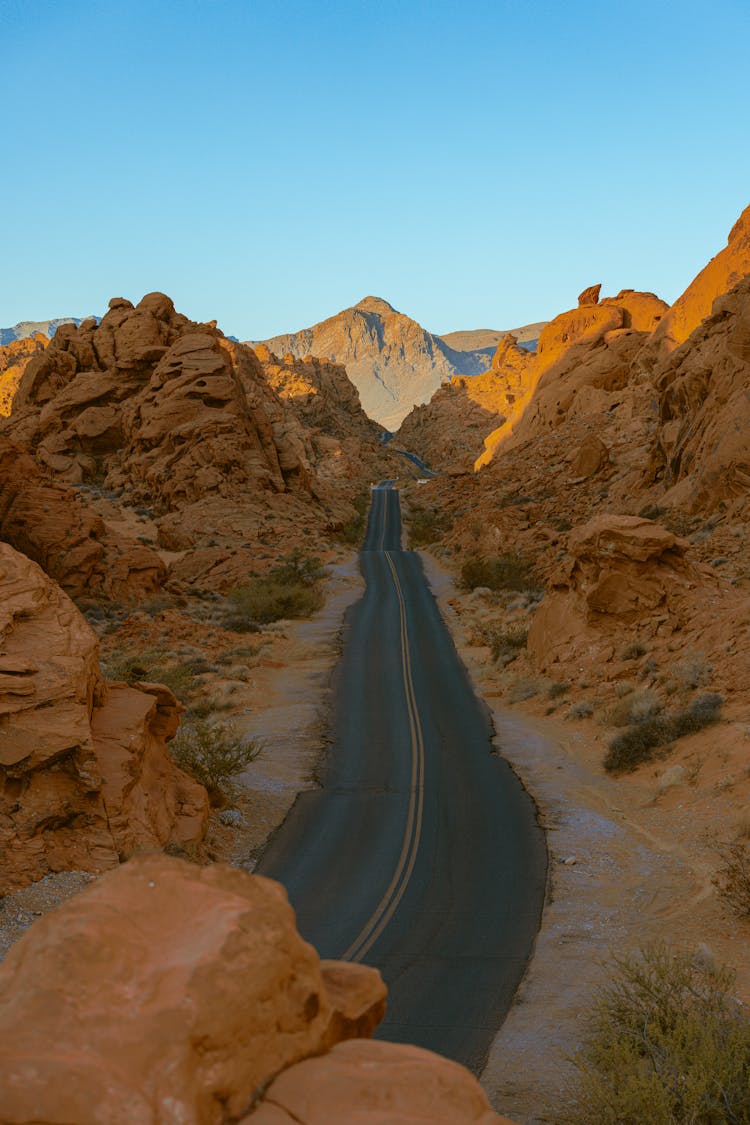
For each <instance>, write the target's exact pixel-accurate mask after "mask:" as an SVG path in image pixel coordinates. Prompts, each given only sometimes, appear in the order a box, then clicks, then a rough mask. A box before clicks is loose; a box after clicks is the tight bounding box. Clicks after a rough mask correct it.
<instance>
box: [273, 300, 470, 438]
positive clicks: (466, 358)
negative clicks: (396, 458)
mask: <svg viewBox="0 0 750 1125" xmlns="http://www.w3.org/2000/svg"><path fill="white" fill-rule="evenodd" d="M263 343H264V344H266V345H267V346H268V348H269V350H270V351H271V352H273V353H274V354H275V355H286V354H287V353H289V354H291V355H292V356H295V357H297V358H303V357H305V356H307V355H315V356H319V357H321V358H326V359H330V360H332V361H333V362H335V363H338V364H342V365H344V366H345V367H346V372H347V375H348V376H349V378H350V379H351V381H352V383H354V385H355V387H356V388H357V390H358V392H359V397H360V400H361V402H362V408H363V410H364V411H365V413H366V414H367V415H368V416H369V417H370V418H373V419H375V421H376V422H379V423H380V424H381V425H382V426H385V427H386V429H388V430H392V431H393V430H397V429H398V427H399V425H400V424H401V422H402V421H403V419H404V418H405V417H406V415H407V414H408V413H409V411H410V410H411V409H412V407H413V406H415V405H417V404H420V403H425V402H429V400H430V399H431V398H432V396H433V394H434V393H435V391H436V390H437V389H438V387H439V386H440V385H441V384H442V383H444V382H446V381H447V380H448V379H450V378H451V377H452V376H453V375H476V374H479V373H480V372H481V371H483V370H486V368H487V357H486V356H485V355H483V354H481V352H463V351H454V350H453V349H452V348H450V347H449V346H448V345H447V344H446V343H445V342H444V341H443V340H442V339H441V338H440V337H439V336H434V335H433V334H432V333H431V332H428V331H426V329H424V328H422V326H421V325H419V324H417V322H416V321H415V320H411V319H410V318H409V317H408V316H404V315H403V313H400V312H397V311H396V309H394V308H393V307H392V306H391V305H389V304H388V302H387V301H383V300H382V299H381V298H379V297H365V299H364V300H362V301H360V302H359V304H357V305H354V307H353V308H350V309H344V310H343V312H340V313H338V314H337V315H336V316H332V317H329V318H328V319H327V320H324V321H321V322H320V323H319V324H315V325H313V326H312V328H306V329H303V330H302V331H300V332H293V333H290V334H289V335H285V336H275V337H273V339H270V340H264V341H263Z"/></svg>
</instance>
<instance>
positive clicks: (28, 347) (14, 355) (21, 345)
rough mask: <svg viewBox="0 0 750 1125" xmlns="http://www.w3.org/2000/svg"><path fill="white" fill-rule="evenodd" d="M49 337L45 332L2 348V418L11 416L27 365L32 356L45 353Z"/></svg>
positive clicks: (0, 385) (0, 365)
mask: <svg viewBox="0 0 750 1125" xmlns="http://www.w3.org/2000/svg"><path fill="white" fill-rule="evenodd" d="M48 343H49V337H48V336H45V335H44V333H43V332H35V333H34V335H33V336H24V337H22V339H20V340H11V342H10V343H9V344H5V345H4V346H3V347H0V416H2V415H7V414H10V411H11V405H12V403H13V398H14V396H15V393H16V391H17V389H18V384H19V383H20V382H21V378H22V376H23V373H24V371H25V370H26V365H27V364H28V362H29V360H30V359H31V358H32V356H35V355H37V354H38V353H39V352H43V351H44V349H45V348H46V347H47V344H48Z"/></svg>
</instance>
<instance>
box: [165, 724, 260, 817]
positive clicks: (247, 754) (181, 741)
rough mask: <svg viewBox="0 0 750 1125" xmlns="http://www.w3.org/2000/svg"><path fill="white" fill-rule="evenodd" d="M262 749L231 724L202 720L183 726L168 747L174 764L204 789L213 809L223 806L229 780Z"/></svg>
mask: <svg viewBox="0 0 750 1125" xmlns="http://www.w3.org/2000/svg"><path fill="white" fill-rule="evenodd" d="M262 749H263V746H262V743H261V742H260V741H259V740H258V739H255V738H248V737H246V736H245V735H241V734H239V733H238V731H237V729H236V727H235V726H234V725H233V724H232V723H230V722H216V721H214V722H210V721H209V720H207V719H205V718H196V719H193V720H192V721H189V722H187V723H183V725H182V726H181V727H180V729H179V730H178V731H177V734H176V735H175V736H174V738H173V739H172V741H171V743H170V744H169V750H170V753H171V755H172V757H173V759H174V761H175V762H176V763H177V765H178V766H179V767H180V769H183V770H184V771H185V773H188V774H190V776H191V777H194V778H195V780H196V781H199V782H200V783H201V785H204V786H205V787H206V790H207V791H208V795H209V798H210V800H211V804H212V805H222V804H224V802H225V801H226V799H227V796H228V793H229V789H230V787H231V783H232V780H233V779H234V778H235V777H237V775H238V774H240V773H242V771H243V770H245V769H247V767H248V766H249V765H250V763H251V762H253V761H255V759H256V758H257V757H258V755H259V754H260V753H261V752H262Z"/></svg>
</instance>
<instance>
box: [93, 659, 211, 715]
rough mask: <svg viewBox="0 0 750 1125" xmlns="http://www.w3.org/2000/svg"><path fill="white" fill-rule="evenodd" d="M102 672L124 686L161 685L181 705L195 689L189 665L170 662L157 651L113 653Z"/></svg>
mask: <svg viewBox="0 0 750 1125" xmlns="http://www.w3.org/2000/svg"><path fill="white" fill-rule="evenodd" d="M103 671H104V674H105V676H106V677H107V679H108V680H124V681H125V683H127V684H135V683H138V682H139V681H140V680H145V681H150V682H151V683H157V684H164V685H165V687H168V688H169V689H170V691H172V692H174V694H175V695H176V696H177V698H178V699H179V700H181V701H182V702H183V703H184V702H185V701H186V700H187V698H188V697H189V695H190V693H191V691H194V690H195V687H196V678H195V672H194V671H193V670H192V668H191V667H190V665H189V664H188V663H178V662H177V661H175V660H170V659H168V658H166V657H165V656H164V654H163V653H162V652H160V651H158V650H157V649H147V650H146V651H145V652H141V653H125V652H123V651H122V650H119V651H117V652H114V653H112V655H111V656H110V657H109V658H108V659H107V660H105V661H104V662H103Z"/></svg>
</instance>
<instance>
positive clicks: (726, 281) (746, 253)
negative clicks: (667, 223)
mask: <svg viewBox="0 0 750 1125" xmlns="http://www.w3.org/2000/svg"><path fill="white" fill-rule="evenodd" d="M749 273H750V207H746V208H745V210H744V211H743V212H742V214H741V215H740V217H739V219H738V220H737V222H736V223H735V224H734V226H733V227H732V229H731V231H730V232H729V238H728V240H727V245H726V247H725V248H724V249H723V250H721V251H720V252H719V253H718V254H717V255H716V256H715V257H714V258H712V259H711V261H710V262H709V263H708V265H707V266H705V267H704V269H702V270H701V272H700V273H699V274H698V276H697V277H696V278H695V279H694V280H693V281H692V282H691V283H690V285H689V286H688V287H687V289H686V290H685V292H684V293H683V294H682V296H681V297H678V298H677V300H676V301H675V303H674V304H673V305H672V307H671V309H670V310H669V312H668V313H667V315H666V316H665V317H664V318H663V320H662V321H661V323H660V324H659V325H658V327H657V328H656V330H655V332H654V341H653V343H654V346H655V348H656V349H657V351H658V352H659V353H660V354H662V355H664V354H666V353H669V352H670V351H673V350H674V349H675V348H676V347H677V346H678V345H679V344H681V343H683V341H685V340H687V338H688V336H690V334H691V333H692V332H694V331H695V329H696V328H697V327H698V326H699V324H700V323H701V322H702V321H703V320H704V319H705V318H706V317H707V316H710V315H711V312H712V306H713V303H714V301H715V300H716V298H717V297H719V296H720V295H721V294H722V293H726V292H728V291H729V290H730V289H732V288H734V286H735V285H737V283H738V282H739V281H741V280H742V279H743V278H744V277H745V276H746V275H747V274H749Z"/></svg>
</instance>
